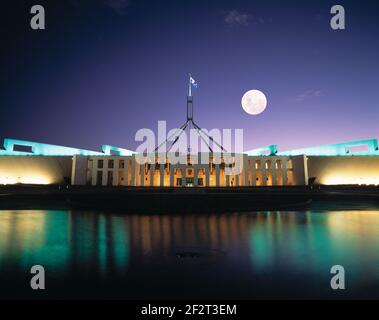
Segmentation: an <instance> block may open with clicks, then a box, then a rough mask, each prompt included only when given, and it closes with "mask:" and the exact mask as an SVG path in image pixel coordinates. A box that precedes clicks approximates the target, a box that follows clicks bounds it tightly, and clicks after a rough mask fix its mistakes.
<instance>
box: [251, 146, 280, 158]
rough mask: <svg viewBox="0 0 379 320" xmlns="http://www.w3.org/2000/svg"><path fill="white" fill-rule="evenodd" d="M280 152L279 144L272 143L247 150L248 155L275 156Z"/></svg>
mask: <svg viewBox="0 0 379 320" xmlns="http://www.w3.org/2000/svg"><path fill="white" fill-rule="evenodd" d="M277 152H278V147H277V145H275V144H274V145H271V146H267V147H264V148H259V149H253V150H249V151H246V152H245V153H246V154H247V155H248V156H274V155H276V153H277Z"/></svg>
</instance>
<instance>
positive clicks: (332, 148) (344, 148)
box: [277, 139, 379, 156]
mask: <svg viewBox="0 0 379 320" xmlns="http://www.w3.org/2000/svg"><path fill="white" fill-rule="evenodd" d="M361 146H363V147H365V148H366V149H367V150H366V151H356V152H354V151H352V150H350V148H354V147H361ZM277 155H278V156H297V155H306V156H379V151H378V140H377V139H370V140H359V141H351V142H344V143H337V144H326V145H322V146H318V147H310V148H302V149H295V150H289V151H283V152H278V153H277Z"/></svg>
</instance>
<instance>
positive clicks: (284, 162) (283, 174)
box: [282, 159, 288, 186]
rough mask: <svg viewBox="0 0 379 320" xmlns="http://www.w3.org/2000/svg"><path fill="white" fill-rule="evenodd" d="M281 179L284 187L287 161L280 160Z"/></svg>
mask: <svg viewBox="0 0 379 320" xmlns="http://www.w3.org/2000/svg"><path fill="white" fill-rule="evenodd" d="M282 177H283V178H282V179H283V186H286V185H287V183H288V181H287V159H282Z"/></svg>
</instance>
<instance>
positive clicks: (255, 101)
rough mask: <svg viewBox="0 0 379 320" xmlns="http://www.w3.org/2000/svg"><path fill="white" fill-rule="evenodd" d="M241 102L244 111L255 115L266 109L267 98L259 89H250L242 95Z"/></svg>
mask: <svg viewBox="0 0 379 320" xmlns="http://www.w3.org/2000/svg"><path fill="white" fill-rule="evenodd" d="M241 104H242V108H243V110H245V112H247V113H248V114H252V115H257V114H260V113H262V112H263V111H264V110H265V109H266V106H267V99H266V96H265V95H264V93H263V92H261V91H259V90H250V91H247V92H246V93H245V94H244V95H243V97H242V100H241Z"/></svg>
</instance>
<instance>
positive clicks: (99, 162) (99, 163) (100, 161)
mask: <svg viewBox="0 0 379 320" xmlns="http://www.w3.org/2000/svg"><path fill="white" fill-rule="evenodd" d="M97 167H98V168H99V169H103V168H104V160H98V161H97Z"/></svg>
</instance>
